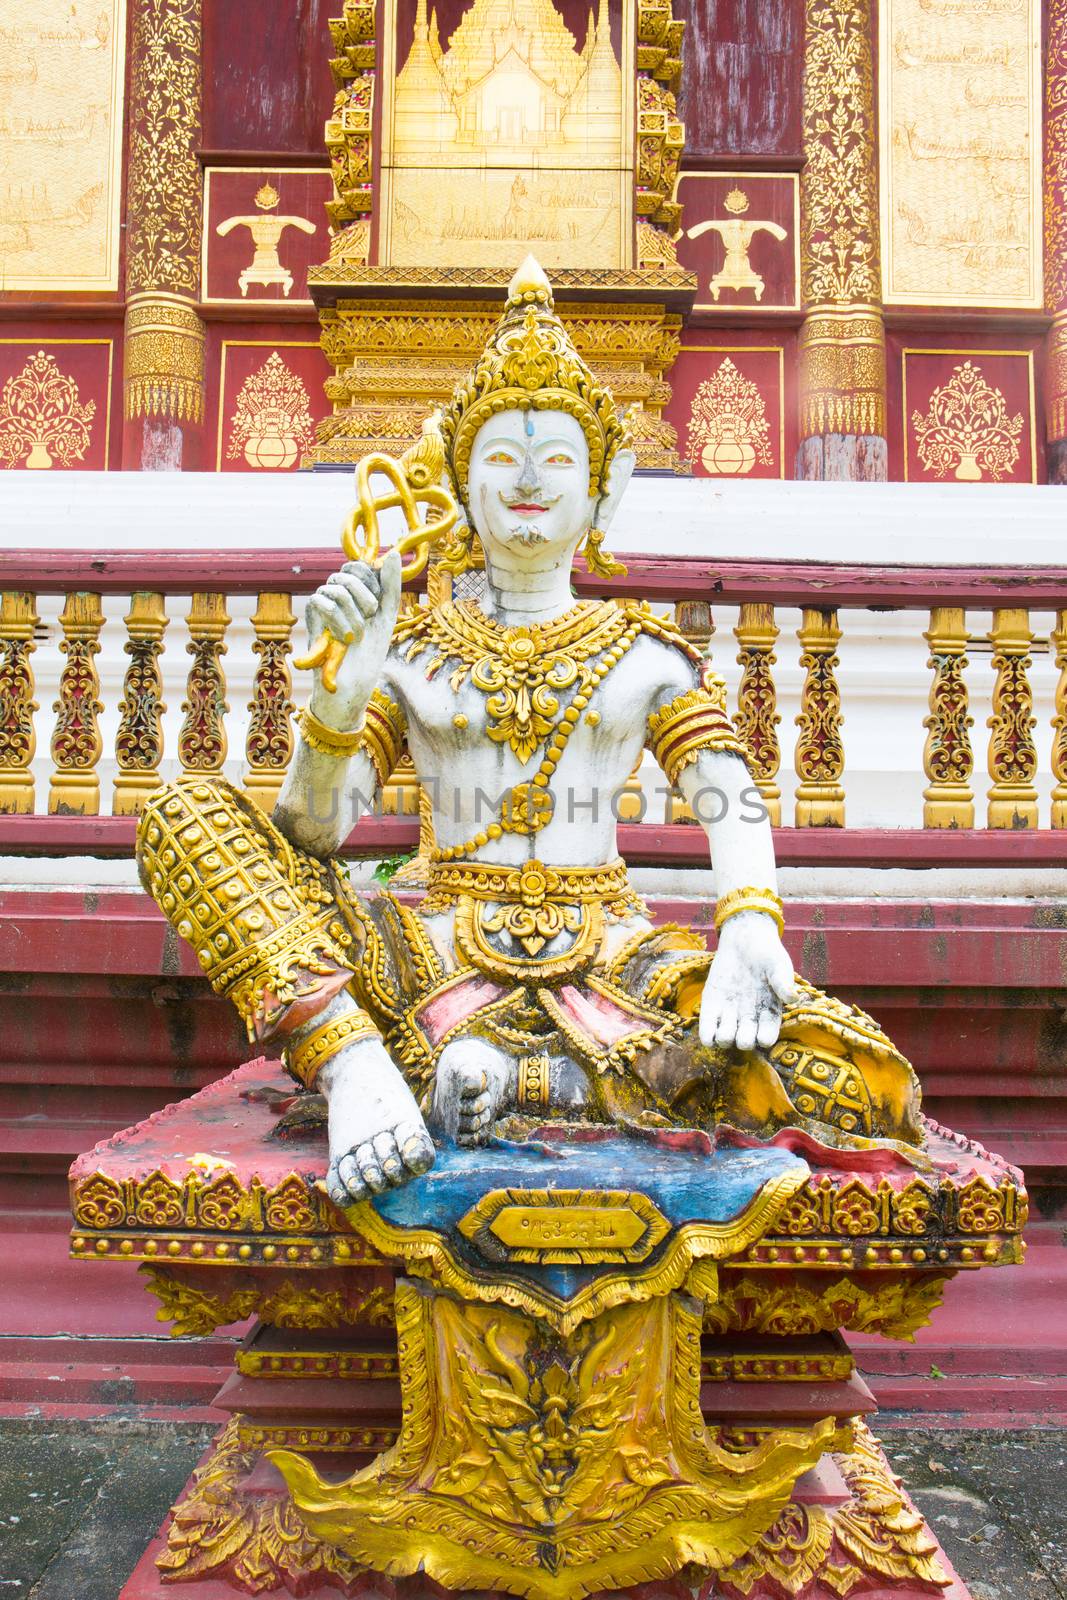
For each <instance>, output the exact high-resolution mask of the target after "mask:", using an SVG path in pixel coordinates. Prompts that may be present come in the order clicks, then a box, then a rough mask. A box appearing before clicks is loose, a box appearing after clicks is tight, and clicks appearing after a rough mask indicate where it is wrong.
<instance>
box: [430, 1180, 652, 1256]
mask: <svg viewBox="0 0 1067 1600" xmlns="http://www.w3.org/2000/svg"><path fill="white" fill-rule="evenodd" d="M459 1231H460V1233H461V1234H463V1236H464V1238H467V1239H470V1240H471V1242H472V1243H473V1244H474V1245H475V1247H476V1248H477V1249H478V1250H480V1252H481V1253H482V1255H484V1256H485V1257H486V1258H487V1260H490V1261H525V1262H540V1263H542V1265H546V1266H547V1265H550V1264H554V1265H562V1266H567V1265H569V1266H581V1265H585V1264H588V1263H590V1262H613V1261H618V1262H626V1261H629V1262H638V1261H644V1260H646V1259H647V1258H648V1257H649V1256H650V1255H651V1254H652V1252H653V1250H654V1249H655V1248H656V1246H657V1245H659V1244H662V1242H663V1240H664V1239H665V1238H666V1236H667V1234H668V1233H669V1231H670V1224H669V1223H668V1221H667V1219H666V1217H665V1216H664V1215H663V1213H662V1212H661V1211H660V1209H659V1207H658V1206H657V1205H655V1203H654V1202H653V1201H652V1200H650V1199H649V1197H648V1196H647V1195H645V1194H641V1193H640V1192H636V1191H635V1192H627V1191H626V1190H619V1191H614V1190H608V1191H605V1190H595V1191H583V1190H581V1189H493V1190H491V1191H490V1192H489V1193H488V1194H486V1195H483V1197H482V1198H481V1200H479V1201H478V1203H477V1204H476V1205H475V1206H472V1208H471V1209H470V1211H468V1212H467V1215H466V1216H465V1217H463V1219H462V1220H461V1221H460V1223H459Z"/></svg>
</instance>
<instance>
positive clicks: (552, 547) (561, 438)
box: [467, 410, 596, 566]
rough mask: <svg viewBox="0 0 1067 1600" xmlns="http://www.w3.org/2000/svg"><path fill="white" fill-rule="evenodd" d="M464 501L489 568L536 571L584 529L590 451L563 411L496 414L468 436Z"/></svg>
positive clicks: (588, 514) (590, 504) (562, 553)
mask: <svg viewBox="0 0 1067 1600" xmlns="http://www.w3.org/2000/svg"><path fill="white" fill-rule="evenodd" d="M467 498H468V504H469V510H470V514H471V518H472V520H473V522H474V526H475V528H476V530H477V532H478V537H479V538H480V539H481V541H482V548H483V549H484V550H485V553H486V556H487V558H488V560H489V563H490V565H492V564H494V561H495V562H496V564H498V565H499V564H501V562H503V564H504V565H507V566H514V565H516V563H517V562H522V561H523V560H524V558H525V559H526V560H528V561H529V562H530V564H536V565H537V566H543V565H544V564H545V559H546V558H551V557H556V558H557V559H558V560H563V559H564V558H568V559H569V557H570V556H571V555H572V554H573V552H574V550H575V549H576V548H577V546H578V544H579V543H580V541H581V540H582V539H583V538H584V537H585V535H586V533H587V532H588V531H589V527H590V524H591V522H592V520H593V513H594V511H595V509H596V500H595V498H594V497H593V496H591V495H590V493H589V446H588V445H587V444H586V441H585V434H584V433H583V432H582V430H581V427H580V425H579V424H578V423H577V422H576V421H575V419H574V417H572V416H569V415H568V414H567V413H566V412H565V411H532V410H531V411H502V412H501V413H500V414H499V416H495V417H491V418H490V419H489V421H488V422H484V423H483V424H482V426H481V427H480V428H479V429H478V432H477V433H476V434H475V436H474V447H473V449H472V451H471V464H470V475H469V479H468V487H467Z"/></svg>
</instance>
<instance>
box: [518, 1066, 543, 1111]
mask: <svg viewBox="0 0 1067 1600" xmlns="http://www.w3.org/2000/svg"><path fill="white" fill-rule="evenodd" d="M551 1065H552V1064H551V1062H550V1060H549V1058H548V1056H547V1055H544V1054H540V1055H535V1056H520V1057H519V1085H518V1093H517V1095H516V1099H517V1101H518V1104H519V1110H520V1111H547V1110H548V1107H549V1102H550V1100H551V1098H552V1084H551V1079H550V1076H549V1074H550V1069H551Z"/></svg>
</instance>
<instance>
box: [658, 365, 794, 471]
mask: <svg viewBox="0 0 1067 1600" xmlns="http://www.w3.org/2000/svg"><path fill="white" fill-rule="evenodd" d="M787 351H788V354H790V355H791V349H789V348H788V344H787V341H784V340H783V341H780V342H774V343H771V342H770V341H762V342H761V341H754V342H751V343H746V342H743V341H741V340H738V339H736V338H721V339H712V338H711V337H709V338H707V339H700V338H699V337H698V336H697V335H696V334H692V335H689V336H688V337H687V338H686V342H685V345H684V346H683V348H682V351H681V354H680V355H679V357H678V360H677V361H676V362H675V364H674V366H673V367H672V368H671V371H670V374H669V381H670V384H671V388H672V390H673V395H672V398H671V401H670V404H669V405H668V407H667V409H666V413H665V415H666V417H667V420H668V421H669V422H670V423H672V424H673V426H674V427H675V428H676V429H677V432H678V453H679V455H681V456H682V458H683V459H684V460H686V461H687V462H688V463H689V466H690V468H691V470H692V472H693V473H694V475H695V476H696V477H699V478H783V477H785V476H786V471H787V463H789V462H791V461H792V459H793V452H794V450H795V448H796V446H795V440H793V438H792V433H793V429H792V427H791V426H790V427H787V417H788V416H790V414H791V407H790V406H789V403H788V401H787V398H786V367H787ZM790 364H791V363H790Z"/></svg>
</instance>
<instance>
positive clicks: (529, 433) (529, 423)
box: [523, 411, 534, 439]
mask: <svg viewBox="0 0 1067 1600" xmlns="http://www.w3.org/2000/svg"><path fill="white" fill-rule="evenodd" d="M523 426H524V427H525V429H526V437H527V439H532V438H533V432H534V425H533V414H532V413H531V412H529V411H527V413H526V417H525V421H524V423H523Z"/></svg>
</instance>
